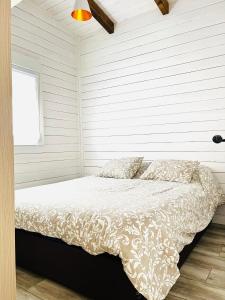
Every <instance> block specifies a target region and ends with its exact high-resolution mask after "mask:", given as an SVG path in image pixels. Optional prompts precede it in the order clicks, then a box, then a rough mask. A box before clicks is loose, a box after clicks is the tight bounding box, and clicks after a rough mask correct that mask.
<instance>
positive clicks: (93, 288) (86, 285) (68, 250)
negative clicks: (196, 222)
mask: <svg viewBox="0 0 225 300" xmlns="http://www.w3.org/2000/svg"><path fill="white" fill-rule="evenodd" d="M204 232H205V230H204V231H203V232H200V233H198V234H197V235H196V237H195V239H194V241H193V242H192V244H190V245H188V246H186V247H185V248H184V250H183V251H182V252H181V255H180V261H179V264H178V266H179V268H180V267H181V266H182V265H183V263H184V262H185V260H186V259H187V257H188V255H189V254H190V252H191V251H192V249H193V248H194V247H195V245H196V244H197V243H198V241H199V240H200V238H201V237H202V235H203V234H204ZM16 258H17V266H19V267H22V268H24V269H26V270H29V271H31V272H34V273H36V274H39V275H41V276H43V277H45V278H48V279H51V280H54V281H56V282H58V283H60V284H63V285H64V286H66V287H68V288H70V289H72V290H74V291H76V292H78V293H80V294H83V295H85V296H87V297H89V298H90V299H93V300H106V299H107V300H115V299H116V300H144V299H145V298H144V297H143V296H141V295H140V294H138V292H137V291H136V290H135V288H134V287H133V285H132V284H131V282H130V281H129V279H128V278H127V276H126V274H125V272H124V270H123V267H122V263H121V260H120V259H119V258H118V257H114V256H112V255H109V254H101V255H98V256H93V255H90V254H88V253H87V252H85V251H84V250H83V249H82V248H80V247H75V246H69V245H67V244H65V243H64V242H62V241H60V240H58V239H53V238H48V237H44V236H42V235H40V234H37V233H30V232H27V231H24V230H18V229H17V230H16ZM64 300H66V299H64Z"/></svg>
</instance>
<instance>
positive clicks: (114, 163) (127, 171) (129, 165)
mask: <svg viewBox="0 0 225 300" xmlns="http://www.w3.org/2000/svg"><path fill="white" fill-rule="evenodd" d="M142 160H143V157H128V158H121V159H113V160H111V161H109V162H107V163H106V164H105V166H104V167H103V168H102V170H101V171H100V172H99V174H98V175H97V176H100V177H108V178H117V179H131V178H133V177H134V176H135V174H136V173H137V171H138V170H139V168H140V167H141V163H142Z"/></svg>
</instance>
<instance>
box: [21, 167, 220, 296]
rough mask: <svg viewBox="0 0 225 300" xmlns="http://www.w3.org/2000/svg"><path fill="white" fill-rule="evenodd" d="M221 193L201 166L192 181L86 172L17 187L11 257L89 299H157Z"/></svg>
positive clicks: (176, 274)
mask: <svg viewBox="0 0 225 300" xmlns="http://www.w3.org/2000/svg"><path fill="white" fill-rule="evenodd" d="M221 201H222V200H221V193H220V190H219V187H218V185H217V183H216V182H215V180H214V178H213V176H212V174H211V172H210V170H209V169H207V168H205V167H201V168H199V172H198V174H197V176H196V177H195V178H193V180H192V182H191V183H190V184H183V183H176V182H165V181H150V180H140V179H132V180H131V179H128V180H124V179H109V178H99V177H84V178H80V179H75V180H71V181H67V182H62V183H57V184H51V185H46V186H41V187H35V188H30V189H24V190H19V191H17V192H16V252H17V264H18V265H19V266H22V267H24V268H26V269H30V270H31V271H34V272H37V273H39V274H41V275H44V276H47V277H48V278H51V279H54V280H56V281H58V282H60V283H63V284H65V285H66V286H68V287H70V288H73V289H75V290H76V291H78V292H81V293H83V294H87V296H89V297H90V298H91V299H117V300H124V299H129V300H133V299H145V298H146V299H148V300H163V299H164V298H165V297H166V295H167V294H168V292H169V290H170V289H171V287H172V286H173V285H174V283H175V282H176V280H177V278H178V277H179V267H180V266H181V265H182V263H183V261H184V260H185V258H186V257H187V255H188V254H189V252H190V250H191V249H192V248H193V246H194V245H195V244H196V243H197V241H198V239H199V238H200V236H201V235H202V233H203V232H204V230H205V228H206V227H207V226H208V224H209V223H210V222H211V219H212V217H213V215H214V213H215V210H216V208H217V206H218V205H220V204H221ZM187 245H189V246H187Z"/></svg>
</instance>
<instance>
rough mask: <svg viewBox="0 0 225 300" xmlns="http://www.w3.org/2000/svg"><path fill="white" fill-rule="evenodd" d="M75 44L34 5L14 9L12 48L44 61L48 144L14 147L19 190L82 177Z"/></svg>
mask: <svg viewBox="0 0 225 300" xmlns="http://www.w3.org/2000/svg"><path fill="white" fill-rule="evenodd" d="M77 41H78V39H76V38H75V36H74V35H72V34H70V32H69V31H66V30H65V31H64V30H63V29H62V28H61V27H60V24H57V23H56V22H55V21H53V20H52V19H51V18H50V17H49V16H48V15H47V13H45V12H44V10H40V9H39V8H38V6H36V5H33V4H32V3H31V2H30V1H26V0H25V1H23V2H22V3H21V4H20V5H19V6H18V7H15V8H13V10H12V47H13V49H14V50H16V51H18V52H22V53H25V54H26V55H28V56H31V57H34V58H37V59H38V60H39V61H40V63H41V74H40V80H41V84H40V89H41V100H42V101H43V115H44V144H43V145H41V146H25V147H22V146H21V147H15V175H16V176H15V177H16V187H17V188H21V187H27V186H34V185H40V184H45V183H51V182H57V181H61V180H66V179H71V178H74V177H78V176H79V175H80V134H79V105H78V99H77V94H78V83H77V82H78V79H77V78H78V63H77V62H78V59H77V58H78V55H79V52H78V50H77V49H78V47H77V44H76V43H77ZM24 109H26V108H24Z"/></svg>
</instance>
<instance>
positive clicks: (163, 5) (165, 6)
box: [154, 0, 170, 15]
mask: <svg viewBox="0 0 225 300" xmlns="http://www.w3.org/2000/svg"><path fill="white" fill-rule="evenodd" d="M154 1H155V3H156V4H157V5H158V7H159V9H160V11H161V13H162V14H163V15H167V14H168V13H169V12H170V6H169V2H168V0H154Z"/></svg>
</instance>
